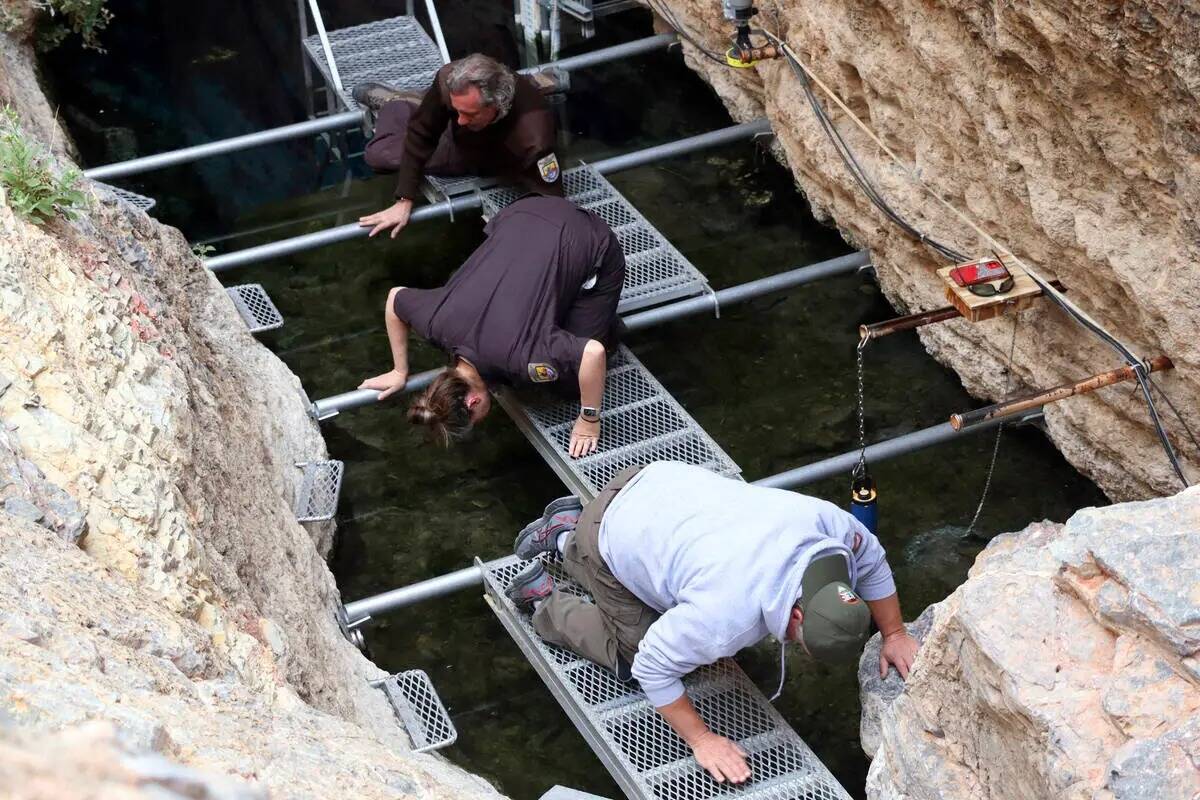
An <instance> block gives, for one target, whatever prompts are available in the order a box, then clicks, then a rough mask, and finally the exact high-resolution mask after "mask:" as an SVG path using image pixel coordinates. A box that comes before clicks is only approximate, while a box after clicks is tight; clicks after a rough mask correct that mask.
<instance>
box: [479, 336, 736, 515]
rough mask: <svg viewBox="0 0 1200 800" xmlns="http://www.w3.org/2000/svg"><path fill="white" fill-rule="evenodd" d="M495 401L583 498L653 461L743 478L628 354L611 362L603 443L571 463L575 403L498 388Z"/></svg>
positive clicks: (602, 420) (602, 416)
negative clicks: (625, 471)
mask: <svg viewBox="0 0 1200 800" xmlns="http://www.w3.org/2000/svg"><path fill="white" fill-rule="evenodd" d="M496 396H497V399H498V400H499V401H500V405H501V406H503V407H504V410H505V411H506V412H508V414H509V416H511V417H512V418H513V421H514V422H516V423H517V427H518V428H520V429H521V432H522V433H524V434H525V436H526V437H527V438H528V439H529V441H530V442H531V443H532V444H533V446H534V447H535V448H536V449H537V451H538V452H539V453H540V454H541V456H542V457H543V458H545V459H546V462H547V463H548V464H549V465H550V467H551V468H552V469H553V470H554V471H555V472H556V473H557V474H558V476H559V477H560V478H562V480H563V482H564V483H566V484H567V486H568V487H570V488H571V490H572V491H573V492H574V493H575V494H578V495H579V496H581V497H595V496H596V494H597V493H598V492H599V491H600V489H601V488H602V487H603V486H604V484H606V483H608V481H609V480H610V479H611V478H612V477H613V476H614V475H616V474H617V473H618V472H620V471H621V470H623V469H625V468H626V467H629V466H633V465H635V464H649V463H650V462H652V461H683V462H686V463H688V464H697V465H699V466H702V467H707V468H708V469H710V470H712V471H713V472H716V473H719V474H721V475H728V476H731V477H735V476H737V475H738V474H739V473H740V472H741V469H740V468H739V467H738V465H737V464H735V463H734V462H733V459H731V458H730V457H729V456H728V455H726V453H725V451H724V450H722V449H721V447H720V446H719V445H718V444H717V443H716V442H714V441H713V440H712V437H710V436H709V435H708V434H707V433H705V432H704V429H703V428H701V427H700V426H699V425H698V424H697V423H696V420H694V419H692V417H691V415H690V414H688V413H687V412H686V411H684V410H683V406H681V405H679V403H678V401H676V400H675V398H674V397H672V396H671V395H670V394H669V393H668V392H667V390H666V389H664V388H663V385H662V384H661V383H659V382H658V381H657V380H656V379H655V377H654V376H653V375H651V374H650V373H649V371H647V370H646V368H645V367H644V366H642V362H640V361H638V360H637V358H636V357H635V356H634V355H633V353H631V352H629V349H628V348H626V347H621V348H620V349H619V350H618V352H617V354H616V355H615V356H613V357H610V358H609V360H608V373H607V375H606V376H605V382H604V400H603V403H602V405H601V408H602V409H603V410H602V411H601V413H600V442H599V447H597V449H596V452H595V453H592V454H591V455H589V456H585V457H583V458H577V459H572V458H571V457H570V456H569V455H568V454H567V446H568V444H569V443H570V440H571V427H572V426H573V425H574V424H575V418H576V417H577V416H578V415H579V403H578V401H576V400H570V401H560V400H548V398H546V396H545V394H544V393H542V392H536V390H532V391H529V392H522V393H519V394H518V393H517V392H514V391H512V390H508V389H503V390H500V391H498V392H497V395H496Z"/></svg>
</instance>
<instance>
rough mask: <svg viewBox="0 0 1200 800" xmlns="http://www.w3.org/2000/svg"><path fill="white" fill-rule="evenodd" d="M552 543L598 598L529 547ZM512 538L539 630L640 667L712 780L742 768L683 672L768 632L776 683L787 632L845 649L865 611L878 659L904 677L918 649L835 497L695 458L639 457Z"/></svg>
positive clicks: (880, 567) (886, 577) (849, 652)
mask: <svg viewBox="0 0 1200 800" xmlns="http://www.w3.org/2000/svg"><path fill="white" fill-rule="evenodd" d="M555 550H557V551H558V552H559V553H560V554H561V555H562V558H563V562H564V567H565V569H566V571H567V573H568V574H569V575H570V576H571V577H572V578H574V579H575V580H576V581H578V582H579V583H580V584H582V586H583V587H584V588H585V589H586V590H587V591H588V592H589V593H590V594H591V595H592V599H593V601H594V602H591V603H589V602H587V601H585V600H582V599H581V598H579V597H576V596H575V595H573V594H571V593H569V592H559V591H556V590H555V587H554V581H553V580H552V579H551V577H550V575H549V573H547V572H546V570H545V568H544V566H543V564H542V560H541V559H539V558H538V556H539V555H540V554H542V553H553V552H554V551H555ZM516 552H517V555H519V556H521V557H522V558H527V559H532V561H531V563H530V564H529V565H528V566H527V567H526V568H525V569H524V570H522V571H521V573H520V574H518V575H517V576H516V577H515V578H514V579H513V581H512V583H511V584H510V586H509V589H508V596H509V597H510V598H511V599H512V600H513V601H514V602H516V603H517V604H518V605H519V606H521V607H524V608H533V609H534V615H533V624H534V628H535V630H537V632H538V634H539V635H540V636H541V637H542V638H543V639H545V640H547V641H549V642H552V643H554V644H558V645H560V646H563V647H566V648H568V649H570V650H572V651H574V652H576V653H578V654H579V655H581V656H583V657H585V658H588V659H590V660H592V661H594V662H596V663H598V664H601V665H603V666H606V667H608V668H610V669H612V670H613V672H615V673H616V674H617V676H618V677H619V678H621V679H623V680H629V679H630V678H635V679H637V681H638V683H639V684H640V685H641V688H642V690H643V691H644V692H645V694H646V697H647V698H648V699H649V700H650V702H651V703H653V704H654V706H655V707H656V708H657V709H658V711H659V712H660V713H661V714H662V715H663V717H664V718H665V719H666V720H667V722H668V723H670V725H671V727H672V728H674V730H675V732H676V733H678V734H679V736H680V738H682V739H683V740H684V741H685V742H687V744H688V745H689V746H690V747H691V748H692V750H693V752H694V754H695V757H696V761H697V762H698V763H699V764H700V765H701V766H702V767H704V768H705V769H707V770H708V772H709V773H710V774H711V775H712V776H713V778H714V779H716V780H717V781H729V782H731V783H741V782H743V781H745V780H747V779H748V778H749V777H750V768H749V766H748V765H747V762H746V754H745V752H744V751H742V749H741V748H740V747H739V746H738V745H737V744H736V743H735V742H732V741H730V740H728V739H726V738H724V737H722V736H718V735H717V734H715V733H713V732H712V731H711V730H709V729H708V727H707V725H706V724H705V723H704V721H703V720H702V719H701V718H700V715H699V714H697V713H696V710H695V708H694V707H693V706H692V704H691V701H690V700H688V697H687V694H686V692H685V691H684V685H683V681H682V679H683V677H684V676H686V675H687V674H688V673H690V672H692V671H693V670H695V669H696V668H698V667H701V666H703V665H705V664H711V663H713V662H714V661H717V660H718V659H720V658H723V657H726V656H731V655H733V654H734V653H736V652H738V651H739V650H741V649H742V648H743V647H747V646H749V645H752V644H754V643H756V642H758V641H760V640H762V639H763V638H765V637H767V636H768V635H770V636H774V637H775V638H776V639H777V640H778V641H779V642H780V643H781V649H780V677H779V689H780V690H782V688H783V655H784V650H783V648H784V647H785V646H786V643H788V642H794V643H797V644H799V645H800V647H801V648H802V649H803V650H805V652H807V653H809V654H810V655H811V656H813V657H814V658H817V659H819V660H823V661H855V660H857V658H858V656H859V655H860V654H861V652H862V647H863V644H864V643H865V642H866V639H867V637H868V636H869V632H870V631H869V628H870V622H871V619H872V618H873V619H874V621H875V623H876V625H877V626H878V627H879V629H880V631H881V632H882V634H883V648H882V653H881V656H880V673H881V675H882V674H886V672H887V669H888V667H889V666H895V667H896V669H897V671H898V672H899V673H900V675H901V677H905V678H907V676H908V670H909V668H910V667H911V665H912V662H913V659H914V658H915V656H916V652H917V644H916V641H915V640H913V639H912V637H910V636H909V635H908V633H907V631H906V630H905V628H904V623H903V619H902V617H901V613H900V603H899V599H898V597H897V595H896V584H895V582H894V581H893V579H892V572H891V569H890V568H889V566H888V563H887V558H886V555H885V553H884V550H883V546H882V545H881V544H880V543H879V540H878V539H877V538H876V537H875V535H874V534H872V533H871V532H870V531H869V530H867V529H866V528H865V527H863V525H862V524H861V523H859V522H858V520H856V519H855V518H854V517H853V516H852V515H851V514H849V513H847V512H845V511H842V510H841V509H840V508H838V507H837V506H835V505H833V504H832V503H829V502H826V501H824V500H819V499H817V498H813V497H806V496H804V495H801V494H797V493H795V492H789V491H783V490H779V489H767V488H763V487H759V486H753V485H751V484H747V483H744V482H742V481H740V480H735V479H731V478H725V477H722V476H720V475H716V474H714V473H712V472H709V471H708V470H706V469H703V468H701V467H696V466H691V465H688V464H681V463H678V462H670V461H661V462H656V463H653V464H650V465H649V466H646V467H644V468H638V467H634V468H630V469H627V470H625V471H623V472H621V473H619V474H618V475H617V476H616V477H614V478H613V480H612V481H610V482H609V484H608V485H607V486H606V487H605V488H604V489H603V490H602V491H601V492H600V494H599V495H598V496H597V497H596V499H595V500H593V501H592V502H591V503H589V504H588V506H587V507H586V508H582V507H581V505H580V504H579V502H578V500H577V499H576V498H563V499H561V500H556V501H554V502H553V503H551V504H550V506H548V507H547V509H546V514H545V515H544V516H543V517H542V518H541V519H539V520H536V521H535V522H533V523H531V524H530V525H529V526H527V527H526V528H525V529H524V530H523V531H522V532H521V534H520V535H519V536H518V537H517V541H516ZM778 695H779V691H776V693H775V697H777V696H778ZM771 699H772V700H773V699H775V698H774V697H772V698H771Z"/></svg>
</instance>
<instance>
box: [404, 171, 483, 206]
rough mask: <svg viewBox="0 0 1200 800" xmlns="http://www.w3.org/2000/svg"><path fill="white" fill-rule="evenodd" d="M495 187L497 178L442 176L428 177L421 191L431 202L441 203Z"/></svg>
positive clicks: (422, 184) (423, 182)
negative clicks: (478, 190) (477, 190)
mask: <svg viewBox="0 0 1200 800" xmlns="http://www.w3.org/2000/svg"><path fill="white" fill-rule="evenodd" d="M495 185H496V179H495V178H479V177H476V176H474V175H464V176H462V177H453V178H443V177H442V176H440V175H426V176H425V180H424V181H422V183H421V191H422V192H424V194H425V199H426V200H428V201H429V202H431V203H440V202H442V201H443V200H449V199H450V198H451V197H458V196H459V195H462V194H470V193H471V192H473V191H475V190H476V189H489V188H491V187H493V186H495Z"/></svg>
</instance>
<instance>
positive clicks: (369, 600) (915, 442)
mask: <svg viewBox="0 0 1200 800" xmlns="http://www.w3.org/2000/svg"><path fill="white" fill-rule="evenodd" d="M1041 416H1042V411H1041V409H1034V410H1030V411H1027V412H1025V413H1024V414H1022V415H1020V416H1019V417H1016V418H1015V419H1013V418H1009V419H1007V420H990V421H988V422H985V423H981V424H979V425H973V426H971V427H969V428H964V429H962V430H961V431H956V430H954V428H952V427H950V423H948V422H944V423H942V424H941V425H934V426H933V427H931V428H925V429H923V430H919V431H914V432H913V433H906V434H904V435H903V436H897V437H896V438H894V439H888V440H887V441H884V442H878V443H877V444H873V445H871V446H870V447H868V448H867V459H868V460H869V461H870V462H871V463H873V464H876V463H879V462H880V461H886V460H888V459H890V458H896V457H897V456H901V455H905V454H907V453H913V452H916V451H918V450H924V449H925V448H927V447H932V446H934V445H936V444H941V443H943V442H947V441H949V440H951V439H956V438H958V437H960V436H966V435H968V434H971V433H978V432H981V431H985V430H990V429H992V428H995V427H996V426H997V425H1000V424H1001V423H1003V422H1006V421H1007V423H1008V424H1010V425H1023V424H1026V423H1029V422H1033V421H1035V420H1038V419H1040V418H1041ZM858 458H859V451H858V450H851V451H850V452H848V453H843V454H841V455H840V456H834V457H833V458H826V459H823V460H821V461H818V462H816V463H813V464H808V465H805V466H803V467H798V468H796V469H793V470H788V471H787V472H781V473H779V474H778V475H772V476H770V477H768V478H763V479H761V480H757V481H754V485H755V486H766V487H770V488H775V489H795V488H796V487H798V486H803V485H805V484H809V483H814V482H816V481H819V480H824V479H825V478H832V477H835V476H837V475H849V474H850V471H851V470H852V469H854V465H855V464H857V463H858ZM482 580H483V576H482V575H481V574H480V572H479V569H478V568H477V567H467V568H466V569H460V570H458V571H457V572H451V573H450V574H449V575H440V576H438V577H436V578H430V579H428V580H424V581H418V582H417V583H414V584H410V585H409V586H404V587H401V588H399V589H393V590H392V591H390V592H384V593H383V594H378V595H375V596H373V597H366V598H363V599H362V600H355V601H353V602H351V603H347V604H346V605H345V606H344V608H345V611H346V615H347V618H348V619H349V620H350V622H351V623H352V624H356V623H361V622H363V621H365V620H366V618H367V617H370V616H375V615H377V614H382V613H385V612H388V611H395V610H396V609H398V608H404V607H405V606H410V605H413V604H415V603H419V602H422V601H424V600H432V599H434V598H437V597H442V596H444V595H447V594H452V593H454V592H457V591H460V590H462V589H466V588H469V587H471V586H474V585H475V584H477V583H480V582H482Z"/></svg>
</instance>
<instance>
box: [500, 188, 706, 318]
mask: <svg viewBox="0 0 1200 800" xmlns="http://www.w3.org/2000/svg"><path fill="white" fill-rule="evenodd" d="M563 189H564V191H565V192H566V195H567V199H568V200H570V201H571V202H572V203H574V204H575V205H577V206H579V207H580V208H586V209H587V210H589V211H592V212H595V213H596V214H598V215H599V216H600V217H601V218H602V219H603V220H604V221H605V222H607V223H608V225H609V227H610V228H612V229H613V231H615V232H616V234H617V238H618V239H620V240H621V249H622V250H624V251H625V286H624V287H623V288H622V290H621V303H620V305H619V306H618V309H619V310H620V311H621V312H622V313H624V312H628V311H633V310H635V309H639V308H645V307H647V306H653V305H658V304H659V303H666V302H668V301H670V300H678V299H679V298H682V297H692V296H694V295H698V294H701V293H703V292H707V291H709V288H708V281H707V279H706V278H705V277H704V275H702V274H701V273H700V270H698V269H696V268H695V267H694V266H692V263H691V262H690V261H688V260H687V259H686V258H684V257H683V254H682V253H680V252H679V251H678V250H676V249H675V248H674V247H673V246H672V245H671V243H670V242H668V241H667V240H666V239H665V238H664V237H663V235H662V234H661V233H659V232H658V229H657V228H655V227H654V226H653V225H651V224H650V223H649V222H648V221H647V220H646V218H645V217H643V216H642V215H641V214H640V213H639V212H638V210H637V209H636V208H634V207H633V206H632V205H631V204H630V202H629V201H628V200H626V199H625V198H624V197H622V196H621V193H620V192H618V191H617V190H616V189H614V188H613V185H612V184H611V183H609V182H608V181H607V180H605V179H604V176H603V175H601V174H600V173H599V172H597V171H596V170H595V169H594V168H592V167H591V166H589V165H586V164H585V165H583V166H580V167H575V168H573V169H569V170H567V171H566V172H564V173H563ZM521 194H522V193H521V191H520V190H519V189H515V188H512V187H508V186H505V187H500V188H496V189H489V190H488V191H485V192H484V193H483V209H484V213H485V214H486V215H488V216H491V215H492V214H495V213H496V212H497V211H499V210H500V209H502V208H504V207H505V206H506V205H508V204H509V203H511V202H512V201H514V200H516V199H517V198H518V197H520V196H521Z"/></svg>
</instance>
